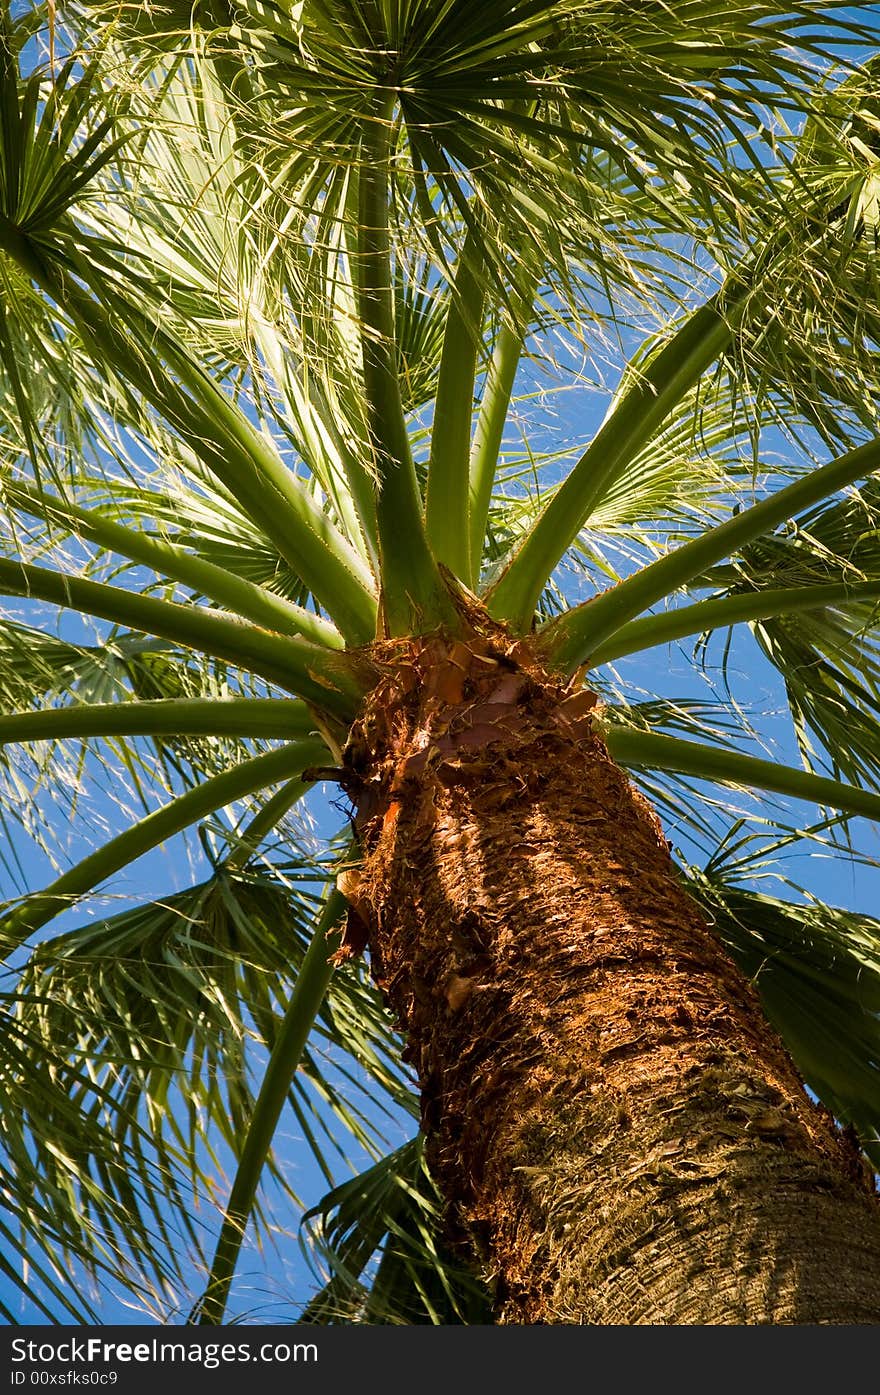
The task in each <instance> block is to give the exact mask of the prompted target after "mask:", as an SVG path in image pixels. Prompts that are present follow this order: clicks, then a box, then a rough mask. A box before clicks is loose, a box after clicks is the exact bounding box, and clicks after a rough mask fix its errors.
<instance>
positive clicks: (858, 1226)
mask: <svg viewBox="0 0 880 1395" xmlns="http://www.w3.org/2000/svg"><path fill="white" fill-rule="evenodd" d="M374 658H375V660H376V662H377V664H378V665H379V668H380V670H381V671H382V673H383V675H384V676H383V678H382V679H381V681H380V682H379V684H378V686H377V688H376V690H375V691H374V693H373V694H372V697H371V699H370V701H369V703H368V705H367V707H366V709H365V712H364V716H363V718H362V720H361V721H360V722H359V723H358V725H357V727H356V728H355V729H354V731H353V732H352V735H351V739H350V741H349V745H348V748H347V750H346V753H345V761H346V766H347V769H348V775H347V780H346V787H347V789H348V792H349V794H350V796H351V797H352V799H353V800H354V801H355V803H356V805H357V808H358V815H357V821H358V824H359V827H360V829H361V834H362V839H363V845H364V862H363V866H362V868H361V869H360V871H359V873H358V874H356V875H351V876H349V877H348V878H347V881H346V885H345V890H346V892H347V894H348V896H349V899H350V900H351V902H352V912H351V916H350V923H349V932H348V937H347V947H348V952H355V951H356V950H357V949H358V948H359V947H361V946H362V945H363V943H364V942H366V943H367V944H368V945H369V950H370V956H371V962H372V966H373V970H374V972H375V975H376V977H377V980H378V982H379V983H380V985H381V986H382V988H383V990H384V991H385V993H386V995H387V998H388V1001H389V1003H390V1005H391V1007H392V1009H393V1011H394V1013H395V1015H396V1017H397V1020H398V1022H399V1024H400V1027H401V1030H402V1031H403V1033H404V1034H405V1037H406V1040H407V1054H408V1057H409V1059H411V1060H412V1062H413V1063H414V1065H415V1068H416V1069H417V1071H418V1076H419V1081H420V1085H421V1091H422V1113H423V1126H424V1129H425V1132H426V1135H427V1139H428V1148H429V1159H430V1164H431V1168H432V1171H433V1173H434V1175H435V1177H436V1178H437V1181H438V1182H439V1184H440V1186H441V1188H442V1189H443V1191H444V1193H445V1195H446V1197H447V1198H448V1201H449V1216H450V1226H451V1229H452V1232H453V1235H454V1237H457V1238H458V1239H462V1240H464V1239H466V1240H467V1241H468V1242H469V1243H470V1244H471V1245H472V1246H474V1247H475V1248H476V1250H477V1253H478V1254H479V1256H480V1258H481V1261H482V1263H483V1265H484V1267H485V1270H486V1272H487V1274H488V1275H489V1277H490V1278H492V1279H494V1280H495V1282H496V1286H497V1310H498V1318H499V1320H500V1321H501V1322H505V1323H517V1324H520V1323H593V1324H639V1323H654V1324H681V1323H698V1324H739V1323H748V1324H754V1323H785V1324H791V1323H876V1322H880V1207H878V1203H877V1199H876V1197H875V1195H874V1188H873V1182H872V1180H871V1177H870V1174H869V1173H868V1172H867V1171H866V1170H865V1168H864V1167H863V1164H862V1162H861V1159H860V1155H859V1152H858V1150H857V1148H856V1147H855V1146H854V1145H853V1144H852V1143H851V1142H850V1140H849V1139H848V1137H847V1136H846V1135H844V1134H842V1133H841V1132H840V1131H839V1130H838V1129H837V1127H836V1126H835V1124H834V1122H833V1120H832V1119H831V1118H830V1116H829V1115H828V1114H827V1112H826V1111H825V1110H824V1109H822V1108H820V1107H818V1106H816V1105H814V1104H813V1103H812V1102H811V1100H810V1099H809V1097H808V1095H807V1094H806V1092H805V1089H804V1085H803V1082H802V1081H801V1079H800V1077H799V1076H798V1074H797V1071H796V1070H795V1068H794V1066H793V1065H792V1063H791V1060H790V1058H789V1057H788V1055H787V1053H786V1051H785V1049H784V1048H783V1046H782V1044H781V1042H780V1040H779V1038H778V1037H777V1035H776V1034H775V1032H774V1031H773V1029H772V1028H771V1027H770V1026H769V1025H768V1023H767V1021H766V1019H765V1017H764V1016H763V1014H762V1012H761V1008H760V1005H759V1002H758V998H757V995H756V993H755V992H754V990H753V989H752V987H751V985H750V984H749V983H748V982H747V980H746V979H745V978H744V977H743V975H742V974H741V973H740V971H739V970H738V969H737V968H736V967H735V965H734V964H733V963H732V962H731V960H730V959H729V958H728V957H727V955H726V954H725V953H724V951H723V950H722V948H721V947H720V945H719V944H718V942H717V941H716V940H715V939H714V938H713V936H712V935H711V933H710V931H709V930H708V928H707V926H706V923H705V921H704V919H703V917H702V915H701V913H700V911H699V909H698V908H697V906H696V905H695V904H694V903H693V902H692V901H691V899H690V898H689V897H688V895H687V894H686V892H685V891H684V890H683V888H682V886H681V885H680V883H679V881H678V880H677V878H676V875H675V871H674V868H673V865H672V862H671V859H670V856H669V851H668V846H667V844H666V841H665V839H664V837H663V833H662V830H661V828H660V825H659V823H658V821H657V819H656V817H655V815H654V814H653V812H652V811H651V809H650V808H649V806H648V804H647V803H646V801H645V800H644V799H643V798H642V797H641V796H640V795H639V793H638V792H637V791H635V790H634V789H633V787H632V786H631V784H630V783H629V781H628V780H627V778H626V776H625V775H624V774H623V772H622V771H621V770H620V769H619V768H618V767H617V766H616V765H615V764H614V763H613V762H612V761H611V759H610V758H609V756H608V754H607V751H606V750H605V748H604V746H603V744H602V742H601V740H600V739H599V738H598V736H597V735H596V734H595V733H594V732H593V730H592V724H591V719H590V710H589V709H590V706H591V703H592V699H591V696H590V695H589V694H586V693H584V692H583V691H580V692H575V691H572V690H570V689H566V688H562V687H560V686H559V685H558V684H557V683H556V682H554V681H553V680H551V678H550V677H548V675H547V674H546V673H544V672H543V671H542V670H541V669H540V667H539V666H538V665H537V664H536V663H535V662H534V660H533V659H532V657H531V655H530V651H529V648H528V646H527V645H526V644H524V643H521V642H520V643H514V642H512V641H510V640H509V639H508V638H507V637H506V636H505V635H504V633H503V632H502V631H500V630H499V631H491V632H489V633H486V632H485V630H484V631H483V633H481V634H474V636H473V638H472V639H471V640H470V641H468V642H467V643H465V642H463V641H461V640H448V641H447V640H444V639H442V638H436V637H435V638H432V639H428V640H422V641H418V642H417V641H413V642H411V643H409V642H407V643H404V642H399V643H397V642H392V643H388V644H385V645H382V646H378V647H377V649H376V651H375V653H374Z"/></svg>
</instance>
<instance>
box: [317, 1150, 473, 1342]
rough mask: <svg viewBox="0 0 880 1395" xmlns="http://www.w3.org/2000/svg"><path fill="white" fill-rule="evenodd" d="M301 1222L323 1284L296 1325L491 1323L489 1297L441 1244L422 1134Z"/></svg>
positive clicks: (436, 1203) (336, 1190) (437, 1199)
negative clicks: (325, 1277) (300, 1323)
mask: <svg viewBox="0 0 880 1395" xmlns="http://www.w3.org/2000/svg"><path fill="white" fill-rule="evenodd" d="M302 1224H303V1228H304V1230H303V1244H304V1248H305V1252H306V1255H307V1257H308V1258H309V1259H310V1262H311V1263H312V1266H313V1268H314V1269H315V1271H316V1272H320V1271H321V1270H323V1271H324V1272H325V1273H329V1277H328V1278H327V1280H326V1282H325V1284H324V1286H323V1287H322V1288H321V1289H320V1291H319V1292H318V1293H317V1294H316V1295H315V1297H314V1298H312V1299H311V1301H310V1302H309V1303H308V1305H307V1306H306V1308H305V1309H304V1310H303V1312H302V1313H301V1314H300V1317H299V1321H300V1322H306V1323H319V1324H322V1325H325V1326H328V1325H329V1326H333V1325H338V1324H346V1325H347V1324H350V1323H352V1322H355V1323H366V1324H374V1323H393V1324H406V1325H409V1324H413V1323H426V1324H431V1325H435V1326H437V1325H447V1324H449V1323H467V1324H471V1323H488V1322H491V1307H490V1300H489V1295H488V1292H487V1291H486V1289H485V1288H484V1286H483V1285H482V1284H481V1283H480V1282H479V1281H478V1279H477V1278H476V1277H475V1276H474V1275H473V1274H472V1273H470V1272H469V1271H468V1270H467V1268H466V1267H464V1266H463V1265H462V1263H461V1262H460V1261H459V1260H457V1259H456V1258H455V1256H453V1255H452V1254H451V1253H450V1252H449V1250H448V1248H447V1246H446V1244H445V1242H444V1241H443V1239H442V1213H441V1198H440V1196H439V1193H438V1192H437V1190H436V1188H435V1186H434V1184H433V1182H432V1181H431V1177H430V1173H429V1172H428V1170H427V1167H426V1165H425V1161H424V1157H423V1140H422V1137H421V1135H417V1136H416V1137H415V1138H413V1139H412V1140H411V1141H410V1142H409V1143H405V1144H404V1145H403V1146H402V1147H400V1148H398V1149H396V1150H395V1151H394V1152H393V1153H390V1154H388V1156H387V1157H385V1158H382V1159H381V1160H380V1161H379V1162H378V1163H376V1164H375V1165H374V1166H373V1167H371V1168H370V1169H369V1170H368V1171H366V1172H363V1173H361V1174H360V1176H358V1177H355V1178H353V1179H352V1180H351V1181H350V1182H346V1183H344V1184H343V1185H342V1186H340V1187H336V1188H334V1189H333V1190H332V1191H330V1192H328V1193H327V1195H326V1196H325V1197H324V1198H323V1200H322V1201H320V1202H319V1203H318V1205H317V1206H315V1207H312V1208H311V1209H310V1210H309V1211H307V1212H306V1214H305V1215H304V1217H303V1222H302Z"/></svg>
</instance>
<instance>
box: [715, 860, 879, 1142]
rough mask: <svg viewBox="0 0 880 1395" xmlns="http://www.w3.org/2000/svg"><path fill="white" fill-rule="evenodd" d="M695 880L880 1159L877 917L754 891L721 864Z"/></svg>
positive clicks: (820, 1080) (769, 1007)
mask: <svg viewBox="0 0 880 1395" xmlns="http://www.w3.org/2000/svg"><path fill="white" fill-rule="evenodd" d="M689 885H690V886H691V888H692V890H693V891H694V892H695V894H696V895H697V897H698V898H699V899H700V900H701V901H702V903H703V905H704V907H705V909H706V911H707V912H708V914H709V916H710V918H711V922H712V926H713V930H714V932H715V934H716V935H718V937H719V938H720V939H721V941H722V943H723V944H724V945H725V946H726V947H727V949H728V950H729V951H730V953H731V954H732V956H733V957H734V959H735V960H736V961H737V963H739V965H740V966H741V967H742V968H743V969H744V971H745V972H746V973H747V974H748V975H749V977H750V978H751V979H752V981H753V982H754V984H755V986H756V988H757V989H758V992H759V993H760V995H761V1001H762V1003H763V1005H764V1009H765V1011H766V1013H767V1016H768V1017H769V1018H770V1020H771V1022H773V1024H774V1025H775V1026H776V1028H777V1029H778V1031H779V1032H780V1034H781V1036H782V1038H783V1040H784V1041H785V1044H786V1045H787V1047H788V1049H789V1050H790V1051H791V1053H792V1055H793V1056H794V1059H795V1061H796V1062H797V1064H798V1066H799V1067H800V1069H801V1071H802V1072H803V1074H804V1077H805V1079H806V1081H807V1083H808V1084H809V1085H810V1086H811V1088H812V1089H813V1090H815V1091H816V1093H817V1094H818V1096H819V1098H820V1099H821V1100H822V1102H823V1103H824V1104H825V1105H827V1107H828V1108H829V1109H830V1110H831V1112H832V1114H833V1115H834V1116H835V1118H837V1119H838V1120H840V1122H841V1123H842V1124H848V1125H851V1126H852V1127H853V1128H854V1129H856V1131H857V1132H858V1135H859V1138H860V1141H861V1144H862V1147H863V1148H864V1150H865V1152H866V1153H867V1155H868V1157H869V1158H870V1159H871V1162H872V1163H873V1165H874V1167H875V1168H876V1167H877V1166H878V1165H880V1033H878V1021H880V1018H878V1013H880V922H878V921H877V920H876V919H874V918H873V917H871V916H866V915H858V914H856V913H854V912H852V911H843V910H837V909H835V908H834V907H831V906H825V905H820V904H816V903H813V904H806V905H798V904H792V903H790V902H787V901H781V900H778V899H776V898H774V897H772V896H768V895H766V894H764V893H762V892H757V891H750V890H748V889H746V888H745V887H742V886H739V885H737V883H736V881H735V880H733V879H730V878H728V877H727V876H725V875H724V869H723V868H718V869H713V870H710V871H709V873H708V874H707V875H705V876H702V875H699V876H697V875H694V876H692V878H691V880H690V881H689Z"/></svg>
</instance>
